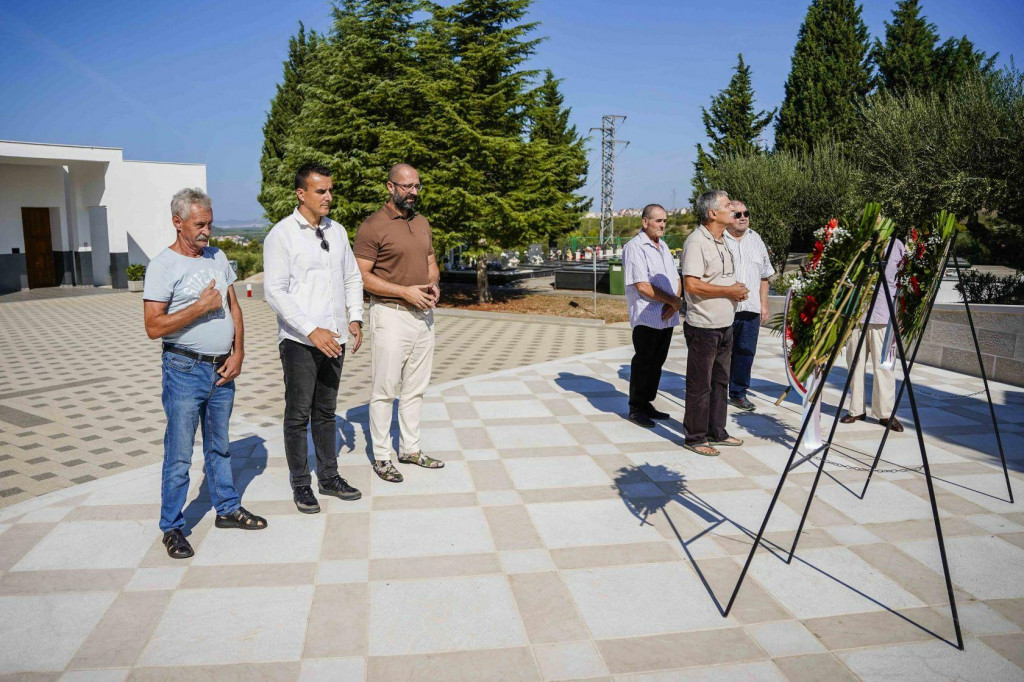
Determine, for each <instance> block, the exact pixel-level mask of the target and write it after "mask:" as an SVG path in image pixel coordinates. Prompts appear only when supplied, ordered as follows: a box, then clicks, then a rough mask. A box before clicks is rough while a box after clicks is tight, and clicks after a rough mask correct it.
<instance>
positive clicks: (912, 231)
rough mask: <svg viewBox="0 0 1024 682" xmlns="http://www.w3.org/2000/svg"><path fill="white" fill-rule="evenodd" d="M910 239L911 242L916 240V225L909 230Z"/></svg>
mask: <svg viewBox="0 0 1024 682" xmlns="http://www.w3.org/2000/svg"><path fill="white" fill-rule="evenodd" d="M910 241H912V242H916V241H917V228H916V227H915V228H913V229H912V230H910Z"/></svg>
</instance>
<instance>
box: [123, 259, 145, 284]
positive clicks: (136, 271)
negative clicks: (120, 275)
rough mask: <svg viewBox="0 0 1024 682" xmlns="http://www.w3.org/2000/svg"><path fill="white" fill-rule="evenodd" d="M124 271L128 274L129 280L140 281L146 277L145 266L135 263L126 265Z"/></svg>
mask: <svg viewBox="0 0 1024 682" xmlns="http://www.w3.org/2000/svg"><path fill="white" fill-rule="evenodd" d="M124 273H125V274H126V275H128V281H129V282H141V281H142V280H144V279H146V266H145V265H139V264H138V263H135V264H133V265H129V266H128V267H126V268H125V269H124Z"/></svg>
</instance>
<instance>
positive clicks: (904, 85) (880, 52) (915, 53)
mask: <svg viewBox="0 0 1024 682" xmlns="http://www.w3.org/2000/svg"><path fill="white" fill-rule="evenodd" d="M892 16H893V20H892V23H889V22H888V21H887V22H885V42H884V43H883V42H882V41H880V40H875V46H874V49H873V50H872V53H871V56H872V59H873V60H874V62H875V64H876V65H877V66H878V81H879V86H880V87H881V88H882V89H884V90H887V91H888V92H891V93H892V94H894V95H902V94H904V93H906V92H909V91H912V90H924V89H926V88H929V87H931V86H932V85H934V83H935V76H936V73H935V45H936V43H938V41H939V34H938V33H937V32H936V28H935V24H932V23H930V22H929V21H928V20H927V19H926V18H925V17H924V16H922V15H921V3H920V2H918V0H900V1H899V2H897V3H896V9H894V10H893V13H892Z"/></svg>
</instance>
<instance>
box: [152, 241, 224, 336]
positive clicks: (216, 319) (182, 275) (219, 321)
mask: <svg viewBox="0 0 1024 682" xmlns="http://www.w3.org/2000/svg"><path fill="white" fill-rule="evenodd" d="M211 279H212V280H214V281H215V282H216V284H214V287H215V288H216V289H217V291H219V292H220V295H221V299H222V304H221V307H220V309H219V310H214V311H213V312H212V313H208V314H206V315H203V316H202V317H200V318H199V319H197V320H196V321H195V322H193V323H192V324H190V325H188V326H187V327H183V328H182V329H179V330H178V331H176V332H174V333H173V334H168V335H166V336H164V337H163V340H164V341H166V342H167V343H172V344H174V345H175V346H181V347H182V348H188V349H189V350H192V351H195V352H196V353H203V354H204V355H223V354H225V353H227V352H228V351H230V350H231V344H232V342H233V341H234V339H235V323H234V321H233V320H232V319H231V313H230V311H229V310H228V287H229V286H231V283H232V282H234V281H235V279H236V277H235V272H234V270H232V269H231V264H230V263H228V259H227V257H226V256H225V255H224V253H223V252H222V251H221V250H220V249H216V248H213V247H212V246H207V247H204V248H203V255H202V256H200V257H199V258H190V257H189V256H183V255H181V254H180V253H178V252H176V251H172V250H171V249H164V250H163V251H161V252H160V253H158V254H157V256H156V258H154V259H153V260H151V261H149V265H147V266H146V284H145V286H144V287H143V290H142V298H144V299H145V300H147V301H160V302H162V303H163V302H166V303H167V314H171V313H176V312H178V311H179V310H181V309H182V308H186V307H188V306H190V305H192V304H193V303H195V302H196V301H198V300H199V295H200V294H201V293H202V292H203V289H205V288H206V287H207V286H209V284H210V280H211Z"/></svg>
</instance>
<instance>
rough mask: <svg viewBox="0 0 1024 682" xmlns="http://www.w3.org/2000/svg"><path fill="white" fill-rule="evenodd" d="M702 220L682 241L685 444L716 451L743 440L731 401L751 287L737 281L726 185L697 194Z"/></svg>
mask: <svg viewBox="0 0 1024 682" xmlns="http://www.w3.org/2000/svg"><path fill="white" fill-rule="evenodd" d="M695 208H696V212H697V217H698V218H699V219H700V225H698V226H697V228H696V229H695V230H694V231H693V232H691V233H690V236H689V237H687V238H686V242H684V243H683V257H682V266H683V268H682V270H683V272H682V274H683V292H684V293H685V297H686V320H685V322H684V324H683V336H685V337H686V408H685V409H684V411H683V427H684V428H685V429H686V443H685V445H684V446H683V447H685V448H686V449H687V450H690V451H692V452H695V453H696V454H698V455H704V456H707V457H714V456H716V455H718V454H719V452H718V449H717V448H716V447H715V446H716V445H718V446H721V445H726V446H738V445H743V441H742V440H740V439H739V438H734V437H732V436H730V435H729V434H728V432H726V430H725V421H726V410H727V407H728V403H727V398H728V389H729V364H730V361H731V357H732V323H733V319H734V317H735V313H736V304H737V303H739V302H740V301H743V300H745V299H746V298H747V295H748V293H749V291H748V290H747V287H745V286H744V285H743V284H742V283H741V282H737V281H736V263H735V260H734V259H733V257H732V252H731V251H729V247H728V246H727V245H726V244H725V241H724V239H723V237H722V235H723V234H724V233H725V230H726V228H729V227H732V226H734V225H735V224H736V218H735V213H734V211H733V208H732V202H730V201H729V195H728V194H726V193H725V192H723V191H721V190H713V191H710V192H705V193H704V194H701V195H700V196H699V197H698V198H697V205H696V207H695Z"/></svg>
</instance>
